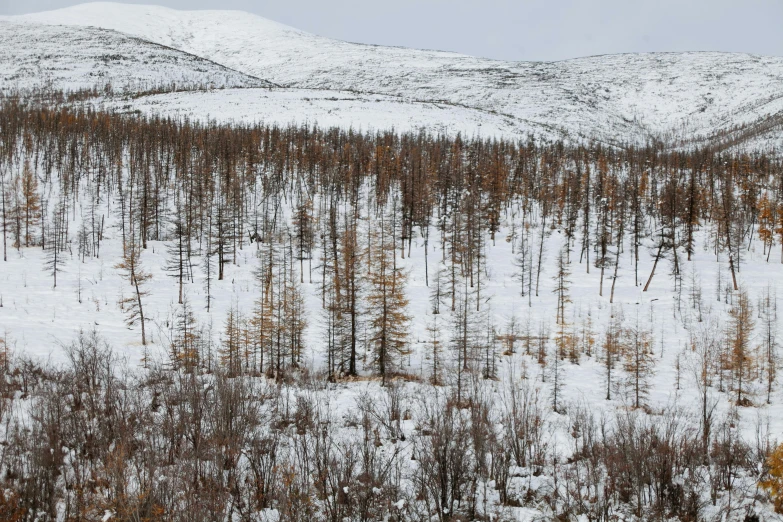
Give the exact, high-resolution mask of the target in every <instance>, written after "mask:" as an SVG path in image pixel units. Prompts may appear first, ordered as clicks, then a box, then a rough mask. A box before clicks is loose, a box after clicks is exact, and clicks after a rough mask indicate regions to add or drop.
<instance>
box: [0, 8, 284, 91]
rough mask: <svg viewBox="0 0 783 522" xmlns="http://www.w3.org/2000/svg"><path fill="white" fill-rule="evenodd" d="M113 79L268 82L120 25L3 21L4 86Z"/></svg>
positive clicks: (206, 84)
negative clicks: (118, 27) (136, 34)
mask: <svg viewBox="0 0 783 522" xmlns="http://www.w3.org/2000/svg"><path fill="white" fill-rule="evenodd" d="M106 84H111V85H112V87H113V88H114V89H115V90H119V91H143V90H149V89H153V88H157V87H162V86H166V87H169V86H172V85H176V87H177V88H197V87H201V88H211V87H264V86H269V85H270V84H269V83H268V82H265V81H263V80H259V79H257V78H253V77H251V76H248V75H246V74H242V73H239V72H237V71H234V70H231V69H229V68H226V67H224V66H222V65H218V64H216V63H213V62H210V61H209V60H206V59H203V58H199V57H197V56H193V55H190V54H187V53H185V52H182V51H178V50H175V49H171V48H167V47H164V46H162V45H160V44H156V43H152V42H148V41H145V40H142V39H140V38H136V37H131V36H128V35H126V34H122V33H118V32H116V31H111V30H106V29H98V28H92V27H65V26H57V27H56V26H49V25H39V24H29V23H26V24H20V23H15V22H8V21H0V90H7V89H18V88H30V87H34V86H35V87H41V86H53V87H55V88H58V89H66V90H73V89H80V88H90V87H93V86H100V87H103V86H105V85H106Z"/></svg>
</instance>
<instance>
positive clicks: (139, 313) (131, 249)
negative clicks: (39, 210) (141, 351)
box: [53, 212, 152, 346]
mask: <svg viewBox="0 0 783 522" xmlns="http://www.w3.org/2000/svg"><path fill="white" fill-rule="evenodd" d="M58 213H59V212H58ZM58 213H56V214H58ZM53 228H55V227H53ZM115 268H117V270H119V271H120V273H121V275H122V276H123V278H124V279H125V280H126V281H127V283H128V284H129V285H130V286H131V290H132V295H131V296H129V297H125V298H123V299H122V300H121V301H120V307H121V308H122V309H123V310H124V311H125V322H126V324H127V325H128V326H135V325H137V324H138V325H140V326H141V344H142V345H144V346H146V345H147V336H146V330H145V325H144V298H146V297H147V296H148V295H149V292H148V291H147V290H146V288H145V286H146V284H147V283H148V282H149V281H150V279H152V275H151V274H149V273H148V272H147V271H146V270H145V269H144V267H143V266H142V263H141V252H140V249H139V247H137V246H136V244H135V241H134V240H133V239H131V241H130V243H129V244H128V245H126V246H125V252H124V253H123V255H122V260H121V261H120V262H119V263H117V265H116V266H115Z"/></svg>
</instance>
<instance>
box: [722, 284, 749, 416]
mask: <svg viewBox="0 0 783 522" xmlns="http://www.w3.org/2000/svg"><path fill="white" fill-rule="evenodd" d="M729 316H730V318H731V322H730V324H729V336H728V337H729V343H730V347H731V352H730V364H731V372H732V376H733V377H734V386H735V388H736V392H737V404H738V405H744V404H745V403H746V402H747V399H746V397H745V393H744V392H745V386H746V385H747V382H748V381H749V380H750V377H751V375H752V370H753V365H754V362H755V361H754V360H753V353H752V350H751V344H750V343H751V336H752V335H753V329H754V327H755V321H754V319H753V307H752V305H751V304H750V298H749V297H748V292H747V290H746V289H745V288H741V289H740V292H739V294H738V295H737V302H736V304H735V305H734V307H732V308H731V310H729Z"/></svg>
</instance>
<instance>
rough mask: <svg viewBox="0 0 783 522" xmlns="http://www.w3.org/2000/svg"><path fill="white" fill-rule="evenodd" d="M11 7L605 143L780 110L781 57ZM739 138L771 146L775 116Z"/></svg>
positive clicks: (263, 73) (264, 72)
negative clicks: (520, 48) (416, 40)
mask: <svg viewBox="0 0 783 522" xmlns="http://www.w3.org/2000/svg"><path fill="white" fill-rule="evenodd" d="M13 19H14V20H18V21H28V22H38V23H47V24H67V25H81V26H95V27H102V28H106V29H113V30H117V31H121V32H124V33H127V34H131V35H134V36H137V37H139V38H143V39H145V40H148V41H150V42H156V43H159V44H162V45H166V46H169V47H172V48H176V49H180V50H182V51H186V52H188V53H191V54H194V55H197V56H200V57H203V58H206V59H209V60H212V61H214V62H216V63H220V64H222V65H225V66H227V67H230V68H232V69H235V70H238V71H242V72H244V73H247V74H249V75H252V76H255V77H259V78H264V79H267V80H269V81H272V82H274V83H278V84H282V85H286V86H289V87H297V88H307V89H326V90H338V91H346V90H352V91H359V92H362V93H377V94H384V95H388V96H396V97H399V98H400V99H401V100H402V101H403V102H408V103H409V102H415V101H428V102H432V101H437V100H440V101H442V102H447V103H450V104H457V105H459V106H461V107H463V108H464V109H465V110H475V111H477V112H476V113H475V116H474V119H475V120H476V121H477V122H482V123H483V122H484V121H485V120H486V121H487V123H488V127H489V128H492V129H493V130H494V128H495V126H494V125H493V123H492V120H493V119H497V118H498V117H502V118H503V119H504V120H505V121H507V122H508V123H509V126H510V127H512V128H513V129H515V131H514V132H512V133H511V134H520V130H522V131H523V132H527V131H528V130H535V131H536V132H537V133H538V134H542V135H544V136H546V137H553V138H566V139H570V140H577V139H591V138H592V139H597V140H600V141H604V142H607V143H611V144H620V143H627V142H633V143H644V142H645V141H647V140H649V139H653V138H654V139H663V140H665V141H667V142H669V143H674V142H675V141H677V140H680V141H682V139H683V137H684V136H688V139H687V143H685V145H687V144H688V143H693V142H694V141H697V142H698V141H701V142H703V141H705V140H706V141H709V140H712V139H714V138H715V137H716V136H717V135H719V134H721V133H723V132H726V131H728V130H730V129H732V128H733V127H735V126H736V125H742V124H746V125H758V123H759V122H761V121H765V120H767V119H768V118H770V117H775V115H780V114H781V113H783V58H780V57H761V56H752V55H747V54H726V53H649V54H626V55H612V56H596V57H589V58H580V59H575V60H568V61H563V62H549V63H548V62H503V61H496V60H488V59H480V58H473V57H469V56H464V55H458V54H453V53H446V52H438V51H421V50H414V49H404V48H396V47H382V46H371V45H359V44H352V43H347V42H341V41H336V40H332V39H328V38H323V37H319V36H315V35H311V34H308V33H305V32H302V31H299V30H296V29H293V28H290V27H287V26H284V25H281V24H278V23H275V22H272V21H269V20H266V19H264V18H261V17H258V16H255V15H251V14H248V13H243V12H239V11H176V10H171V9H167V8H162V7H155V6H139V5H124V4H114V3H89V4H83V5H79V6H75V7H71V8H67V9H62V10H57V11H50V12H45V13H38V14H32V15H25V16H21V17H14V18H13ZM407 108H408V109H409V110H410V111H413V112H415V111H417V110H418V108H417V107H416V106H415V105H411V106H408V107H407ZM161 110H163V111H164V112H165V107H161ZM302 110H303V111H304V110H305V108H303V109H302ZM341 110H342V111H343V112H346V113H347V114H348V116H347V117H344V118H343V119H344V120H351V121H352V123H353V124H354V126H364V127H369V126H371V125H370V124H371V122H370V121H368V120H367V119H365V118H364V117H363V116H362V115H361V114H356V113H354V112H353V108H352V107H351V106H349V107H345V108H343V109H341ZM212 116H213V117H220V114H212ZM299 119H300V120H305V119H307V114H301V115H299ZM310 120H312V118H310ZM433 123H437V117H436V120H435V121H433ZM362 124H363V125H362ZM476 130H478V126H476ZM500 132H501V133H505V131H500ZM743 142H744V143H745V145H746V146H748V147H749V148H759V147H764V148H769V147H772V146H775V147H780V145H781V138H780V126H779V125H777V126H775V127H774V128H773V129H767V130H765V131H764V132H762V133H761V135H760V136H757V135H755V134H753V135H751V136H745V137H744V138H743Z"/></svg>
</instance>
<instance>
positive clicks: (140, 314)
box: [115, 240, 152, 346]
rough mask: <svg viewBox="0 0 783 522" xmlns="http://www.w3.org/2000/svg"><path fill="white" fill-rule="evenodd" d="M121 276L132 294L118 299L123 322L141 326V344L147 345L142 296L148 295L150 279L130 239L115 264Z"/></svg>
mask: <svg viewBox="0 0 783 522" xmlns="http://www.w3.org/2000/svg"><path fill="white" fill-rule="evenodd" d="M115 268H117V270H119V271H120V274H121V275H122V277H123V278H124V279H125V281H127V283H128V284H129V285H130V286H131V290H132V295H130V296H128V297H124V298H122V299H121V300H120V307H121V308H122V309H123V310H124V311H125V322H126V324H127V325H128V326H129V327H130V326H135V325H137V324H138V325H140V326H141V344H142V345H144V346H146V345H147V336H146V330H145V325H144V298H146V297H147V296H148V295H149V291H148V290H147V289H146V284H147V283H148V282H149V281H150V279H152V275H151V274H150V273H148V272H147V271H146V270H145V269H144V267H143V266H142V263H141V249H140V248H139V247H137V246H136V244H135V242H134V241H133V240H131V241H130V242H129V244H128V245H126V247H125V252H124V253H123V254H122V260H121V261H120V262H119V263H117V265H116V266H115Z"/></svg>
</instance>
